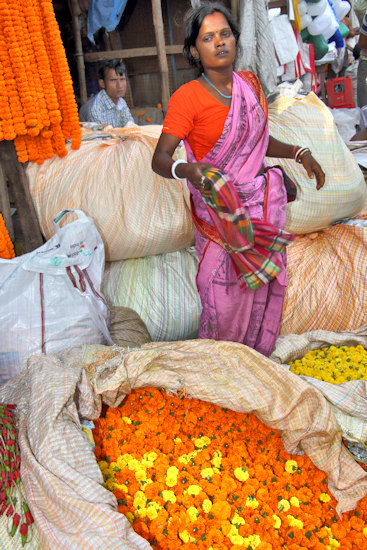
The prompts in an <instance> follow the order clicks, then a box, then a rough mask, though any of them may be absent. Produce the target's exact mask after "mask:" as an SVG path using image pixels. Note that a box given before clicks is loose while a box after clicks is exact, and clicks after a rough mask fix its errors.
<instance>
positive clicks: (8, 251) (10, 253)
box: [0, 214, 15, 260]
mask: <svg viewBox="0 0 367 550" xmlns="http://www.w3.org/2000/svg"><path fill="white" fill-rule="evenodd" d="M14 256H15V254H14V246H13V243H12V242H11V240H10V237H9V232H8V230H7V228H6V225H5V222H4V218H3V217H2V215H1V214H0V258H3V259H4V260H10V259H11V258H14Z"/></svg>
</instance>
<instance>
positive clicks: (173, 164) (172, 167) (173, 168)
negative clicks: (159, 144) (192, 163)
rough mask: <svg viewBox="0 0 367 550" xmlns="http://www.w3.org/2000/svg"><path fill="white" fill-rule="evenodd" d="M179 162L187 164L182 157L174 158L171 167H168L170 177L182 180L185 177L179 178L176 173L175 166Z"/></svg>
mask: <svg viewBox="0 0 367 550" xmlns="http://www.w3.org/2000/svg"><path fill="white" fill-rule="evenodd" d="M179 164H187V162H186V160H183V159H177V160H175V162H173V163H172V164H171V168H170V171H171V176H172V178H174V179H175V180H184V179H186V178H180V177H179V176H178V175H177V174H176V167H177V166H178V165H179Z"/></svg>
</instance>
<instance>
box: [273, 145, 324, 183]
mask: <svg viewBox="0 0 367 550" xmlns="http://www.w3.org/2000/svg"><path fill="white" fill-rule="evenodd" d="M293 150H294V145H288V143H283V142H282V141H279V140H277V139H275V138H273V137H271V136H269V145H268V149H267V151H266V156H267V157H276V158H283V159H292V158H294V154H293ZM302 165H303V167H304V169H305V170H306V172H307V175H308V177H309V178H311V179H313V178H314V177H316V189H321V187H323V185H324V183H325V174H324V172H323V170H322V168H321V166H320V165H319V163H318V162H317V160H315V159H314V158H313V156H312V155H311V154H308V155H305V156H303V157H302Z"/></svg>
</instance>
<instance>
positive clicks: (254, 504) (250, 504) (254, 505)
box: [245, 496, 259, 510]
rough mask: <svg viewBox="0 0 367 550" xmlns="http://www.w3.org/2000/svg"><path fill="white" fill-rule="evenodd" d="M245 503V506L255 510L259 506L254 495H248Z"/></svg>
mask: <svg viewBox="0 0 367 550" xmlns="http://www.w3.org/2000/svg"><path fill="white" fill-rule="evenodd" d="M245 505H246V506H247V508H252V509H253V510H255V509H256V508H257V507H258V506H259V502H258V501H257V500H256V498H255V497H251V496H249V497H247V500H246V502H245Z"/></svg>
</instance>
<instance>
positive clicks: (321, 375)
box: [289, 346, 367, 384]
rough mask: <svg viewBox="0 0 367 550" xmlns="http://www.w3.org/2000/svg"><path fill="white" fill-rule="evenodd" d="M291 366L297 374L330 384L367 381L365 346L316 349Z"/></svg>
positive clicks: (366, 353)
mask: <svg viewBox="0 0 367 550" xmlns="http://www.w3.org/2000/svg"><path fill="white" fill-rule="evenodd" d="M289 365H290V367H291V371H292V372H294V373H295V374H302V375H304V376H311V377H312V378H318V379H319V380H323V381H324V382H329V383H330V384H341V383H343V382H349V381H351V380H367V351H366V350H365V349H364V348H363V346H349V347H348V346H340V347H337V346H330V347H325V348H322V349H316V350H313V351H309V352H308V353H306V355H305V356H304V357H303V358H302V359H297V360H296V361H292V362H290V363H289Z"/></svg>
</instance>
